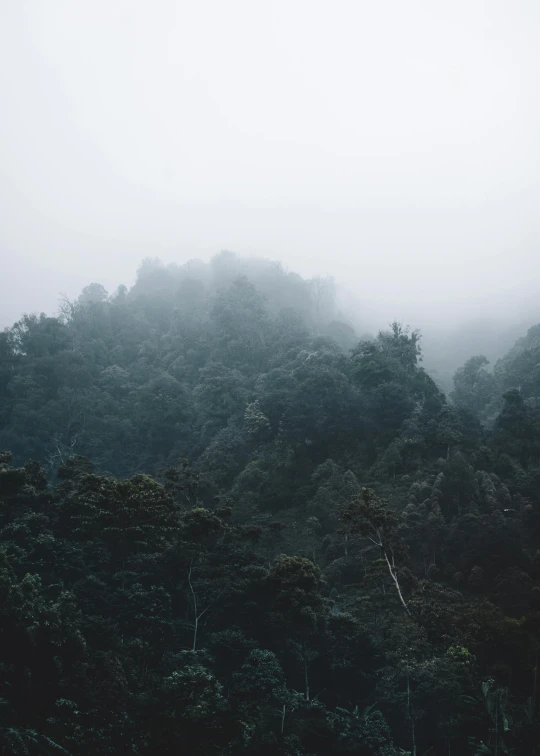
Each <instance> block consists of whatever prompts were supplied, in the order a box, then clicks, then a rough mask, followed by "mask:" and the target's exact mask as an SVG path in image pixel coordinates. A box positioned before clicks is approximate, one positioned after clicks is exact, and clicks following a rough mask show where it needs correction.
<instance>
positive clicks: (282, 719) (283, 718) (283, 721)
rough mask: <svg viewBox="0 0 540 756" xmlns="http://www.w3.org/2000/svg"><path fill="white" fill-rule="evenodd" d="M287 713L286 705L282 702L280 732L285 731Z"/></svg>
mask: <svg viewBox="0 0 540 756" xmlns="http://www.w3.org/2000/svg"><path fill="white" fill-rule="evenodd" d="M286 713H287V705H286V704H283V712H282V714H281V734H282V735H283V732H284V731H285V714H286Z"/></svg>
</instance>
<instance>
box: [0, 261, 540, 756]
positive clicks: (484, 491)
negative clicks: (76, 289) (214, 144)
mask: <svg viewBox="0 0 540 756" xmlns="http://www.w3.org/2000/svg"><path fill="white" fill-rule="evenodd" d="M539 329H540V326H537V327H535V328H533V329H531V330H530V331H529V333H528V335H527V336H526V337H525V338H524V339H522V340H520V341H519V342H518V343H517V344H516V346H515V347H514V349H512V350H511V352H510V353H509V354H508V355H507V356H506V357H505V358H503V359H501V360H499V362H497V363H496V364H495V366H494V368H493V370H490V367H489V365H488V363H487V360H486V359H485V358H484V357H482V356H473V357H472V358H471V359H469V360H468V361H467V362H466V363H465V365H464V366H463V367H461V368H460V369H459V370H458V371H457V372H456V375H455V378H454V391H453V392H452V394H451V396H450V399H449V400H447V398H446V397H445V396H444V395H443V394H442V393H441V391H440V390H439V389H438V388H437V386H436V384H435V383H434V381H433V380H432V379H431V377H430V376H429V374H428V373H427V372H426V371H425V370H424V369H423V367H422V365H421V349H420V343H421V342H420V334H419V333H418V332H416V331H410V330H409V329H406V328H403V327H402V326H401V325H400V324H398V323H393V324H392V325H391V326H390V327H389V330H388V331H384V332H382V333H379V334H378V335H377V336H376V337H374V338H371V339H367V338H363V339H362V340H359V339H357V338H356V335H355V333H354V330H353V329H352V328H351V326H350V325H349V324H348V323H346V322H345V319H344V318H343V316H342V315H341V314H340V313H339V311H338V308H337V306H336V301H335V292H334V288H333V283H332V281H330V280H323V279H316V280H313V281H304V280H303V279H301V278H300V277H299V276H296V275H293V274H289V273H287V272H285V271H284V270H283V269H282V268H281V267H280V266H278V265H274V264H271V263H266V262H262V261H248V262H246V261H241V260H239V259H237V258H236V257H235V256H234V255H231V254H230V253H223V254H221V255H219V256H218V257H217V258H215V259H214V260H213V261H212V263H210V264H209V265H205V264H203V263H200V262H198V261H191V262H190V263H188V264H186V265H183V266H176V265H171V266H163V265H162V264H161V263H160V262H159V261H156V260H147V261H145V262H144V263H143V264H142V265H141V267H140V270H139V274H138V278H137V282H136V284H135V285H134V286H133V287H132V289H131V290H127V289H126V288H125V287H120V288H119V289H118V291H117V292H116V293H114V294H113V295H112V296H109V295H108V293H107V292H106V291H105V289H104V288H103V287H102V286H101V285H99V284H97V283H92V284H90V285H89V286H87V287H86V288H85V289H84V290H83V292H82V294H81V296H80V297H79V298H78V299H77V300H76V301H74V302H69V301H67V300H66V301H64V302H63V304H62V307H61V314H60V315H59V316H58V317H47V316H45V315H40V316H35V315H25V316H24V317H23V318H22V319H21V320H20V321H19V322H18V323H16V324H15V325H14V326H13V327H12V328H10V329H7V330H6V331H5V332H4V333H2V334H0V449H5V450H6V451H5V452H2V453H0V546H1V549H0V597H1V601H0V638H1V640H2V642H1V643H0V750H1V751H2V753H4V754H13V755H15V754H53V753H68V754H90V755H92V754H104V753H110V754H122V753H125V754H127V753H130V754H140V755H141V756H144V755H145V754H168V753H170V754H173V753H174V754H176V753H179V752H185V753H189V754H195V755H196V754H200V755H201V756H203V755H204V756H206V755H207V754H216V755H218V754H219V755H222V756H226V754H231V755H232V754H246V755H249V754H253V756H255V754H257V755H259V754H263V755H264V754H268V756H271V755H273V754H284V755H285V754H287V755H290V756H323V754H324V755H325V756H326V754H330V753H336V754H357V755H358V756H423V755H424V754H428V753H431V754H433V755H434V756H435V754H437V755H440V756H458V754H459V755H460V756H462V755H465V756H476V755H477V754H501V756H502V754H517V755H519V756H521V755H522V754H523V756H525V755H527V756H534V754H540V716H539V706H538V703H539V702H538V686H537V682H538V681H537V668H538V655H539V651H540V367H539V366H540V337H539ZM7 450H9V451H7Z"/></svg>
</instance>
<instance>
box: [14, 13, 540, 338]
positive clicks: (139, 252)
mask: <svg viewBox="0 0 540 756" xmlns="http://www.w3.org/2000/svg"><path fill="white" fill-rule="evenodd" d="M1 16H2V23H1V24H0V41H1V45H0V50H1V52H0V56H1V59H2V60H1V62H2V66H1V73H0V77H1V88H2V95H3V96H2V101H3V103H4V118H3V119H2V122H1V123H0V150H1V161H2V175H1V178H0V212H1V230H0V250H1V252H0V254H1V255H2V258H3V263H4V274H3V276H2V277H1V279H0V299H1V304H0V326H2V327H4V326H8V325H10V324H11V323H12V322H13V321H14V320H16V319H17V318H18V317H20V315H21V313H22V312H30V311H37V312H39V311H42V310H43V311H46V312H48V313H53V312H56V311H57V306H58V299H59V297H60V294H61V293H66V294H67V295H68V296H70V297H76V296H77V295H78V294H79V293H80V291H81V289H82V288H83V287H84V286H85V285H86V284H88V283H89V282H91V281H99V282H101V283H103V285H104V286H105V287H106V288H107V289H108V290H110V291H112V290H113V289H114V288H115V287H116V286H117V285H118V284H120V283H124V284H127V285H131V284H132V283H133V282H134V280H135V273H136V270H137V267H138V265H139V263H140V261H141V260H142V259H143V258H145V257H148V256H151V257H156V256H157V257H160V258H161V259H162V260H163V261H164V262H165V263H169V262H177V263H183V262H185V261H187V260H188V259H190V258H194V257H198V258H201V259H203V260H206V261H208V260H209V259H210V258H211V257H212V256H214V255H215V254H216V253H218V252H219V251H220V250H222V249H231V250H233V251H234V252H235V253H237V254H238V255H240V256H246V257H250V256H260V257H266V258H270V259H276V260H280V261H281V262H282V263H283V264H284V265H285V267H286V268H287V269H289V270H293V271H296V272H298V273H300V274H301V275H303V276H305V277H311V276H315V275H331V276H333V277H334V278H335V279H336V281H337V282H338V284H339V285H340V286H341V288H342V289H344V290H346V292H347V301H348V302H349V303H350V302H357V303H358V307H359V309H358V312H357V313H356V316H355V318H354V319H355V320H356V321H358V320H362V319H363V321H364V322H363V325H364V327H365V329H367V330H370V329H371V330H373V329H374V328H377V327H383V326H385V325H386V324H387V323H389V322H390V321H392V320H393V319H398V320H400V321H402V322H406V323H410V324H411V326H413V327H418V328H420V329H421V330H422V331H423V332H424V333H425V337H426V344H429V333H430V329H435V328H438V329H443V330H446V331H452V330H455V329H456V328H458V329H459V328H460V327H461V325H462V324H465V323H468V322H470V321H476V322H478V321H483V322H484V323H487V324H488V325H487V330H491V331H492V330H493V329H495V330H496V331H497V332H499V331H501V332H502V331H504V330H505V329H508V328H509V327H513V325H514V324H520V325H521V324H523V323H527V324H530V323H533V322H536V321H537V320H538V319H539V316H540V312H538V310H539V308H538V305H537V300H536V296H535V294H536V292H537V290H538V284H539V279H540V268H539V266H538V265H537V264H536V263H537V260H538V241H539V232H540V228H539V221H538V213H537V207H538V201H539V199H540V197H539V193H540V190H539V186H538V178H537V165H538V159H539V157H540V154H539V152H540V147H539V144H538V138H537V134H538V130H539V126H540V123H539V121H540V110H539V106H538V104H537V96H536V95H537V82H538V78H539V74H540V53H539V51H538V46H537V39H536V34H535V30H536V29H537V28H538V22H539V21H540V8H539V7H538V4H537V3H535V2H532V0H531V1H530V2H529V1H526V0H521V1H518V2H514V3H508V2H489V3H488V2H470V1H467V2H463V1H460V2H454V3H452V4H433V3H430V2H427V0H412V1H411V2H409V3H406V4H405V3H400V2H396V1H391V0H390V1H387V2H381V3H368V2H360V3H357V2H356V3H353V2H340V3H338V4H337V6H336V7H332V8H330V6H329V4H327V3H322V2H304V1H303V0H298V1H297V2H294V3H285V2H280V1H278V2H275V3H272V4H271V7H269V8H262V6H260V5H259V4H254V3H249V2H239V1H238V0H234V1H233V2H229V3H227V4H223V3H219V2H207V1H204V2H199V3H187V2H172V1H170V0H161V1H160V2H158V3H152V4H148V3H145V2H142V0H118V1H117V2H115V3H114V4H112V5H111V4H110V3H107V2H104V1H98V2H82V1H81V2H78V3H72V2H68V1H66V2H63V1H62V0H55V2H52V3H47V4H42V3H38V2H28V1H21V2H17V3H10V4H4V6H3V8H2V11H1ZM360 327H362V324H360ZM505 346H506V345H505Z"/></svg>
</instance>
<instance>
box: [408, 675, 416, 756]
mask: <svg viewBox="0 0 540 756" xmlns="http://www.w3.org/2000/svg"><path fill="white" fill-rule="evenodd" d="M407 714H408V716H409V719H410V721H411V737H412V756H416V732H415V729H414V717H413V716H412V712H411V686H410V681H409V667H408V665H407Z"/></svg>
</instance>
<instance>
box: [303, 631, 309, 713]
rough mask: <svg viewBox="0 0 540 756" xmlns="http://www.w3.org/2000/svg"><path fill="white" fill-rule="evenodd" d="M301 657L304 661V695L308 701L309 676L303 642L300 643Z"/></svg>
mask: <svg viewBox="0 0 540 756" xmlns="http://www.w3.org/2000/svg"><path fill="white" fill-rule="evenodd" d="M302 658H303V661H304V686H305V696H306V701H309V678H308V665H307V657H306V645H305V643H303V644H302Z"/></svg>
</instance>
